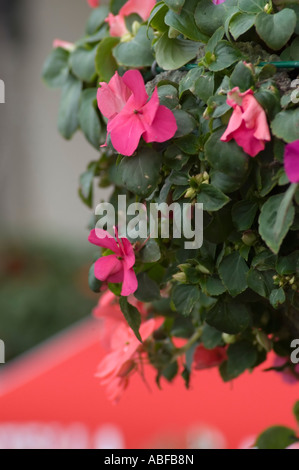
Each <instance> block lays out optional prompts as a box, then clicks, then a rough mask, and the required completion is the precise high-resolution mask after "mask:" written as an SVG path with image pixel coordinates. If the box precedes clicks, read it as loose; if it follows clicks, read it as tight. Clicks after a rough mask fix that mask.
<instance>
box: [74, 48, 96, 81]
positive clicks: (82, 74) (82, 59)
mask: <svg viewBox="0 0 299 470" xmlns="http://www.w3.org/2000/svg"><path fill="white" fill-rule="evenodd" d="M96 53H97V46H96V47H94V48H93V49H87V48H84V47H77V48H76V49H75V50H74V51H73V52H72V53H71V55H70V66H71V68H72V71H73V73H74V75H75V76H76V77H78V78H79V79H80V80H82V81H83V82H87V83H90V82H92V80H93V78H94V76H95V74H96V70H95V57H96Z"/></svg>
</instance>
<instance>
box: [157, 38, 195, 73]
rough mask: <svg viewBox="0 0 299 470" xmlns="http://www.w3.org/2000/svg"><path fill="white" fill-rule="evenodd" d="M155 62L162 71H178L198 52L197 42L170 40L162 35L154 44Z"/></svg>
mask: <svg viewBox="0 0 299 470" xmlns="http://www.w3.org/2000/svg"><path fill="white" fill-rule="evenodd" d="M155 47H156V60H157V63H158V65H159V67H162V68H163V69H164V70H175V69H179V68H180V67H182V66H183V65H185V64H187V63H188V62H190V60H192V59H194V58H195V57H196V56H197V54H198V52H199V44H198V42H193V41H189V40H186V39H177V38H176V39H170V38H169V37H168V34H167V33H164V34H163V35H162V36H161V37H160V39H159V40H158V41H157V43H156V46H155Z"/></svg>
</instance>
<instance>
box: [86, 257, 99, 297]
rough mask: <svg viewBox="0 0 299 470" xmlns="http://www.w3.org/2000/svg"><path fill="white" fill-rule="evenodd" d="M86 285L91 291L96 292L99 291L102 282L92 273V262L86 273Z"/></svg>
mask: <svg viewBox="0 0 299 470" xmlns="http://www.w3.org/2000/svg"><path fill="white" fill-rule="evenodd" d="M88 285H89V288H90V289H91V290H92V292H95V293H96V294H98V293H99V292H100V291H101V287H102V282H101V281H99V280H98V279H97V278H96V277H95V275H94V264H93V265H92V266H91V268H90V270H89V274H88Z"/></svg>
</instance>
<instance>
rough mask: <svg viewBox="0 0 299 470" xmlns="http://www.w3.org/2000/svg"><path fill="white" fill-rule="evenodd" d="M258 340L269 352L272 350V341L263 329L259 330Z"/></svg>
mask: <svg viewBox="0 0 299 470" xmlns="http://www.w3.org/2000/svg"><path fill="white" fill-rule="evenodd" d="M256 340H257V342H258V343H259V344H260V345H261V346H262V348H264V349H265V350H266V351H267V352H270V351H271V349H272V341H271V340H270V339H269V338H268V336H267V335H266V334H265V333H263V332H262V331H257V332H256Z"/></svg>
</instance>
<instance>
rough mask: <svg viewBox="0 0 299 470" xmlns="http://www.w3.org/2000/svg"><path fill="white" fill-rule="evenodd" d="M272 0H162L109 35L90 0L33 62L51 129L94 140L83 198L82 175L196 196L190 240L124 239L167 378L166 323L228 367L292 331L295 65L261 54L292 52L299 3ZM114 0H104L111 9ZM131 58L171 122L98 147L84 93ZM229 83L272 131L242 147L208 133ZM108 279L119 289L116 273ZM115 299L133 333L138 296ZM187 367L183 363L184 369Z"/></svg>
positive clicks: (232, 372) (154, 359)
mask: <svg viewBox="0 0 299 470" xmlns="http://www.w3.org/2000/svg"><path fill="white" fill-rule="evenodd" d="M278 3H279V6H277V5H276V4H278ZM282 3H283V2H267V1H266V0H255V1H249V0H226V1H225V2H224V3H222V4H221V5H214V4H213V3H212V1H211V0H165V1H163V0H162V1H160V2H157V4H156V6H155V7H154V9H153V10H152V12H151V15H150V17H149V19H148V21H147V22H143V23H142V22H141V20H140V18H139V19H138V21H132V22H131V23H132V24H129V23H130V22H129V21H128V22H127V23H128V34H126V35H125V36H124V37H122V38H118V37H111V36H110V34H109V28H108V27H107V24H106V23H105V19H106V17H107V15H108V9H107V8H106V7H100V8H97V9H94V10H93V12H92V14H91V17H90V19H89V20H88V22H87V26H86V31H85V32H86V35H85V36H84V37H83V39H81V40H80V41H78V42H77V43H76V44H75V45H74V50H73V51H72V52H69V51H66V50H64V49H62V48H58V49H54V50H53V51H52V53H51V55H50V56H49V58H48V59H47V61H46V63H45V66H44V70H43V78H44V80H45V82H46V83H47V84H48V85H49V86H51V87H55V88H56V87H61V88H62V101H61V107H60V112H59V125H58V127H59V130H60V132H61V134H62V135H63V136H64V137H65V138H67V139H69V138H71V137H72V135H73V134H74V132H75V131H76V130H77V129H79V128H81V130H82V131H83V133H84V135H85V137H86V139H87V141H88V142H89V143H90V144H91V145H93V147H94V148H95V149H97V150H98V152H99V157H98V159H97V160H95V161H94V162H92V163H91V164H90V165H89V166H88V168H87V170H86V171H85V172H83V173H82V175H81V178H80V191H79V192H80V196H81V198H82V200H83V202H84V203H85V204H86V205H87V206H88V207H94V205H95V203H96V202H98V201H94V200H93V187H94V180H95V179H97V182H98V184H99V185H100V186H101V187H106V186H109V185H112V186H113V187H114V193H113V195H112V197H111V203H112V204H113V205H114V206H115V207H116V206H117V196H118V195H119V194H125V195H126V196H127V197H128V200H129V201H130V202H134V201H139V202H142V203H149V202H157V203H161V202H167V203H171V202H174V201H175V202H177V203H178V204H180V205H182V204H184V202H190V203H191V204H194V203H195V202H198V203H202V204H203V209H204V214H203V224H204V243H203V246H202V247H201V248H200V249H198V250H190V251H188V250H185V249H184V246H183V242H184V240H179V239H175V238H172V237H170V238H169V239H164V238H162V237H160V238H159V237H158V238H156V239H151V240H150V241H147V242H145V243H144V244H143V245H142V246H141V245H140V244H141V242H139V241H138V242H137V245H136V264H135V271H136V274H137V277H138V281H139V288H138V291H137V292H136V297H137V298H138V299H139V300H140V301H142V302H145V303H150V311H151V312H154V314H159V315H160V316H163V317H164V320H165V321H164V324H163V326H162V327H161V328H160V330H159V334H160V336H161V337H162V338H163V340H161V339H159V338H156V337H155V338H154V340H153V342H154V346H152V348H151V352H150V353H149V356H150V360H151V363H152V364H153V365H155V366H156V368H157V370H158V374H159V378H160V377H162V376H164V377H166V378H167V379H168V380H172V379H173V378H174V376H175V375H176V374H177V373H178V367H177V362H176V357H177V356H176V354H178V352H177V351H176V349H175V348H174V346H173V345H172V346H171V344H172V343H171V341H172V337H173V336H175V335H178V336H181V337H184V338H186V339H189V340H190V338H193V335H194V332H196V335H197V336H196V340H195V343H194V342H192V341H191V343H192V344H191V346H192V347H194V344H199V343H202V344H204V346H205V347H206V348H210V349H212V348H213V347H217V346H221V347H224V345H225V343H227V344H228V345H229V346H228V347H227V360H226V361H225V362H224V363H223V364H222V365H221V367H220V371H221V375H222V377H223V379H224V380H231V379H233V378H235V377H237V376H239V375H240V374H242V373H243V372H244V371H245V370H248V369H249V370H251V369H253V368H254V367H256V366H258V365H259V364H260V363H261V362H263V361H264V359H265V358H266V354H267V351H268V350H269V349H271V347H272V345H274V348H275V352H276V353H277V354H278V355H281V356H283V357H286V356H288V355H289V353H290V351H288V350H286V348H285V346H284V345H285V344H287V343H288V344H290V341H291V339H292V338H293V337H294V332H296V331H298V321H297V322H296V312H298V305H299V300H298V287H299V282H298V266H299V265H298V235H297V230H298V213H299V210H298V202H299V195H298V187H297V185H296V184H292V185H290V184H289V180H288V178H287V176H286V173H285V171H284V168H283V155H284V148H285V145H286V144H287V143H289V142H293V141H295V140H298V139H299V108H298V104H297V100H294V99H293V98H292V96H293V95H292V92H294V90H293V89H292V86H291V83H292V80H293V79H294V78H296V71H295V70H294V69H292V68H290V69H284V70H283V71H279V70H278V69H277V68H276V67H275V66H274V65H273V64H271V63H270V62H272V61H273V59H275V62H277V61H280V60H298V58H299V55H298V40H299V37H298V34H299V22H298V17H299V16H298V7H297V5H292V2H286V3H287V7H285V6H284V5H282ZM289 3H291V4H290V5H289ZM123 4H124V2H123V1H112V2H111V5H110V9H111V11H112V13H113V14H117V13H118V11H119V9H120V8H121V6H122V5H123ZM281 5H282V6H281ZM132 68H138V69H140V70H141V72H142V75H143V78H144V80H145V82H146V86H147V91H148V94H149V96H151V94H152V93H153V91H154V89H155V87H157V88H158V94H159V99H160V103H161V104H162V105H163V106H166V107H168V108H169V109H171V110H172V112H173V114H174V116H175V118H176V121H177V125H178V131H177V133H176V135H175V136H174V138H173V139H171V141H169V142H164V143H162V144H161V143H151V144H145V142H143V141H141V143H140V145H139V148H138V150H137V152H136V153H135V154H134V155H133V156H131V157H123V156H118V155H117V152H116V151H115V150H114V148H113V146H112V144H111V142H110V140H109V137H108V142H107V144H108V146H107V147H106V148H102V149H100V144H104V142H105V133H106V132H105V130H106V127H105V123H106V120H105V119H104V118H103V116H101V115H100V113H99V111H98V109H97V107H96V89H97V87H98V84H99V82H100V81H105V82H108V81H109V80H110V78H111V77H112V76H113V74H114V73H115V71H118V73H119V74H120V75H122V74H123V73H124V72H125V71H126V70H128V69H132ZM235 87H238V88H239V90H240V91H241V92H247V91H248V90H252V92H253V96H254V97H255V98H256V100H257V102H258V103H259V104H260V106H261V107H262V109H263V110H264V111H265V113H266V117H267V122H268V125H269V128H270V130H271V141H270V142H268V143H267V144H266V146H265V149H264V150H263V151H261V152H259V153H258V155H257V156H255V158H251V157H250V156H249V155H248V154H246V152H245V151H244V150H243V148H242V147H241V146H239V145H238V144H237V142H236V141H235V140H233V139H232V140H230V141H228V142H223V141H222V140H221V137H222V136H223V134H224V132H225V130H226V129H227V125H228V122H229V119H230V117H231V106H230V105H229V104H228V103H227V93H228V92H229V91H230V90H232V89H233V88H235ZM170 225H171V221H170ZM90 284H91V287H92V289H93V290H95V291H98V290H99V289H100V287H101V286H100V285H99V284H97V283H96V282H95V278H94V274H93V269H92V270H91V272H90ZM109 287H110V288H111V289H112V290H113V292H115V293H116V294H117V293H119V289H118V287H117V286H109ZM160 294H161V295H160ZM162 294H163V295H162ZM120 303H121V308H122V311H123V313H124V316H125V318H126V320H127V321H128V323H129V325H130V326H131V328H132V329H133V330H134V332H135V333H136V335H137V336H138V337H139V339H140V336H139V327H140V322H141V319H140V315H139V313H138V310H136V308H135V307H133V306H132V305H131V304H130V303H128V301H127V299H125V298H122V299H121V300H120ZM297 315H298V313H297ZM198 332H199V333H198ZM223 335H224V336H223ZM257 338H258V339H259V340H258V339H257ZM260 338H263V341H261V340H260ZM265 338H267V340H266V339H265ZM270 340H271V341H270ZM266 343H267V344H266ZM269 344H270V348H269V347H268V346H269ZM166 345H167V347H166ZM265 345H266V346H265ZM190 351H192V349H190ZM191 356H192V355H191V354H190V353H188V358H189V359H188V360H190V357H191ZM161 358H162V359H161ZM159 361H160V362H159ZM191 363H192V357H191ZM288 365H289V367H290V368H291V370H292V371H293V365H291V364H288ZM190 372H191V366H190V367H189V368H188V367H187V366H186V368H185V370H184V372H183V375H184V377H185V380H186V383H188V381H189V378H190ZM297 414H298V413H297ZM293 437H294V436H293V434H292V433H291V432H290V430H288V429H286V428H281V427H276V428H272V430H270V431H268V432H267V433H265V434H264V435H261V436H260V437H259V439H258V441H257V445H258V447H261V448H274V447H273V446H276V447H275V448H281V447H283V446H286V444H288V443H289V442H290V440H291V439H293ZM273 442H274V444H273ZM271 446H272V447H271Z"/></svg>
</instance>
